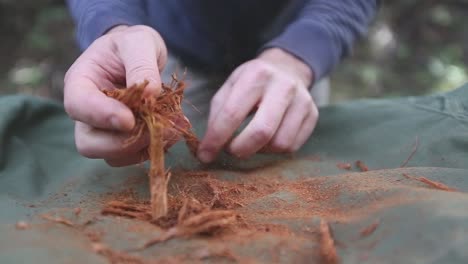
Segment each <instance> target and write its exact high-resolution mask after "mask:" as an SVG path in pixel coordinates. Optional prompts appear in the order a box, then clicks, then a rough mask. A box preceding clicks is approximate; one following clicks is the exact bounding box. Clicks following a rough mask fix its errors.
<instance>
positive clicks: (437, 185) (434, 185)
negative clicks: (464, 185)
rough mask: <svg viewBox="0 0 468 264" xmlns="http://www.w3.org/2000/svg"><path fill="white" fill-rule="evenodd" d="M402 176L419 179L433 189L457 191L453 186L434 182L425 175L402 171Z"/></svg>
mask: <svg viewBox="0 0 468 264" xmlns="http://www.w3.org/2000/svg"><path fill="white" fill-rule="evenodd" d="M403 176H404V177H405V178H407V179H412V180H417V181H420V182H422V183H425V184H427V185H429V186H431V187H432V188H434V189H438V190H442V191H447V192H458V190H457V189H455V188H452V187H449V186H447V185H445V184H443V183H441V182H436V181H433V180H429V179H428V178H426V177H416V176H410V175H408V174H406V173H403Z"/></svg>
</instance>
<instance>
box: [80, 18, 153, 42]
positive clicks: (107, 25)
mask: <svg viewBox="0 0 468 264" xmlns="http://www.w3.org/2000/svg"><path fill="white" fill-rule="evenodd" d="M142 24H144V21H143V19H139V18H138V16H133V15H131V14H124V13H122V14H116V13H107V12H106V13H99V15H94V16H93V17H91V18H90V19H89V20H88V21H87V23H86V26H85V27H84V28H81V29H80V31H81V32H78V41H79V43H80V48H81V49H82V50H85V49H86V48H88V47H89V45H91V43H93V41H95V40H96V39H97V38H99V37H101V36H102V35H104V34H105V33H106V32H107V31H108V30H109V29H111V28H113V27H115V26H118V25H128V26H134V25H142Z"/></svg>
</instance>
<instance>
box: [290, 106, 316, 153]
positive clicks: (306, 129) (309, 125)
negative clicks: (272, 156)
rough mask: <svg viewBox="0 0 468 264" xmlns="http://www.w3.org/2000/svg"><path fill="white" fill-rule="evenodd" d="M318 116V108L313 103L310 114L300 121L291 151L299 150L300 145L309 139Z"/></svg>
mask: <svg viewBox="0 0 468 264" xmlns="http://www.w3.org/2000/svg"><path fill="white" fill-rule="evenodd" d="M318 117H319V113H318V109H317V107H316V106H315V104H314V105H313V106H312V110H311V112H310V114H309V115H308V116H307V118H306V119H305V120H304V122H303V123H302V127H301V128H300V130H299V133H298V134H297V137H296V140H295V142H294V144H293V148H292V151H297V150H299V149H300V148H301V147H302V145H304V143H305V142H306V141H307V140H308V139H309V137H310V135H311V134H312V132H313V131H314V129H315V126H316V125H317V121H318Z"/></svg>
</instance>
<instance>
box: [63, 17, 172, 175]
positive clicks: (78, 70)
mask: <svg viewBox="0 0 468 264" xmlns="http://www.w3.org/2000/svg"><path fill="white" fill-rule="evenodd" d="M166 60H167V49H166V46H165V44H164V41H163V39H162V38H161V36H160V35H159V34H158V33H157V32H156V31H155V30H153V29H152V28H150V27H146V26H132V27H128V26H117V27H115V28H113V29H112V30H111V31H109V32H108V33H107V34H105V35H104V36H102V37H100V38H99V39H97V40H96V41H94V42H93V44H92V45H91V46H90V47H89V48H88V49H87V50H86V51H84V53H83V54H82V55H81V56H80V57H79V58H78V59H77V60H76V61H75V63H74V64H73V65H72V66H71V67H70V69H69V70H68V72H67V74H66V76H65V88H64V105H65V110H66V111H67V113H68V115H69V116H70V117H71V118H72V119H74V120H75V121H76V123H75V143H76V147H77V149H78V152H79V153H80V154H82V155H83V156H86V157H89V158H100V159H105V160H106V162H107V163H108V164H110V165H111V166H125V165H130V164H135V163H138V162H142V161H144V160H146V147H147V146H148V143H149V138H148V135H147V134H146V135H142V136H141V137H140V138H138V139H137V140H136V141H134V143H132V144H130V145H126V144H124V143H125V141H126V140H127V139H128V138H129V136H130V135H129V132H130V131H131V130H132V129H133V127H134V126H135V118H134V116H133V114H132V112H131V111H130V109H129V108H127V107H126V106H125V105H124V104H122V103H120V102H119V101H117V100H115V99H112V98H109V97H107V96H106V95H104V93H102V92H101V91H100V89H104V88H107V89H109V88H115V87H117V86H123V87H130V86H132V85H134V84H139V83H142V82H143V81H144V80H148V81H149V84H148V86H147V87H146V90H145V94H148V95H157V94H159V92H160V90H161V78H160V72H161V71H162V69H163V67H164V65H165V64H166ZM168 137H171V135H168ZM171 143H172V142H169V144H171Z"/></svg>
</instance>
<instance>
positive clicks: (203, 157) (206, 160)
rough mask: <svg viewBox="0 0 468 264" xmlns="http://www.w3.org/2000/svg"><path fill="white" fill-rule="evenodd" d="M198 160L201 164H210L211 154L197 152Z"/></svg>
mask: <svg viewBox="0 0 468 264" xmlns="http://www.w3.org/2000/svg"><path fill="white" fill-rule="evenodd" d="M198 158H199V159H200V161H201V162H203V163H210V162H212V161H213V155H212V154H211V152H209V151H206V150H201V151H199V152H198Z"/></svg>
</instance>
